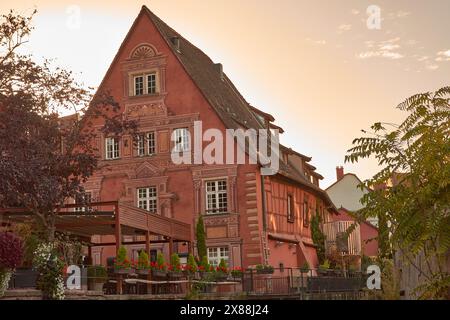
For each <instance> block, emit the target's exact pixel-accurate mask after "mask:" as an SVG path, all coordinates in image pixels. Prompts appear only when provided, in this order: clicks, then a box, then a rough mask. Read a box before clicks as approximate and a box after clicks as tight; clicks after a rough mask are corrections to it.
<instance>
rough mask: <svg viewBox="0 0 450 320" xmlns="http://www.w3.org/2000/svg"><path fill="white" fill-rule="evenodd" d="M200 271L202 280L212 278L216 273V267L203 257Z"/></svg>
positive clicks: (199, 267)
mask: <svg viewBox="0 0 450 320" xmlns="http://www.w3.org/2000/svg"><path fill="white" fill-rule="evenodd" d="M198 271H199V273H200V278H202V279H205V278H211V276H212V273H213V272H214V267H212V266H211V265H210V264H209V262H208V257H207V256H203V258H202V260H201V261H200V265H199V266H198Z"/></svg>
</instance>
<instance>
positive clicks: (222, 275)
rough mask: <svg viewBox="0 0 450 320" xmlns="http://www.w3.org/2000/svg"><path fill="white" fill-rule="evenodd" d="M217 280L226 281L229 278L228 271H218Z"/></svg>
mask: <svg viewBox="0 0 450 320" xmlns="http://www.w3.org/2000/svg"><path fill="white" fill-rule="evenodd" d="M215 278H216V281H225V280H227V279H228V274H226V273H217V274H216V276H215Z"/></svg>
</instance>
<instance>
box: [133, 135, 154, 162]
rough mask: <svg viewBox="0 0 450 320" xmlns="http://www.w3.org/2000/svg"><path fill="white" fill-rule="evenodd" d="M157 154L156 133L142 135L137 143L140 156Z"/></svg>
mask: <svg viewBox="0 0 450 320" xmlns="http://www.w3.org/2000/svg"><path fill="white" fill-rule="evenodd" d="M155 153H156V140H155V132H153V131H152V132H147V133H146V134H140V135H139V136H138V141H137V154H138V156H145V155H152V154H155Z"/></svg>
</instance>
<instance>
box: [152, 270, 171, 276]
mask: <svg viewBox="0 0 450 320" xmlns="http://www.w3.org/2000/svg"><path fill="white" fill-rule="evenodd" d="M152 277H155V278H165V277H167V272H166V271H163V270H152Z"/></svg>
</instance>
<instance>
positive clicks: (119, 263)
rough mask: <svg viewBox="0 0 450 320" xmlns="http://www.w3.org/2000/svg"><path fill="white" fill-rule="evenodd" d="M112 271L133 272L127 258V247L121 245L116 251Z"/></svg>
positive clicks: (120, 272)
mask: <svg viewBox="0 0 450 320" xmlns="http://www.w3.org/2000/svg"><path fill="white" fill-rule="evenodd" d="M114 272H115V273H119V274H129V273H132V272H134V270H133V268H132V264H131V262H130V260H128V258H127V249H126V248H125V247H124V246H121V247H120V248H119V250H118V251H117V256H116V259H115V260H114Z"/></svg>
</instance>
